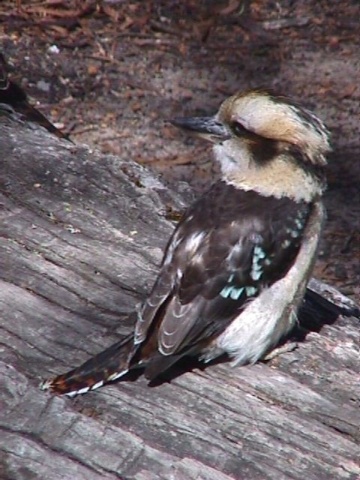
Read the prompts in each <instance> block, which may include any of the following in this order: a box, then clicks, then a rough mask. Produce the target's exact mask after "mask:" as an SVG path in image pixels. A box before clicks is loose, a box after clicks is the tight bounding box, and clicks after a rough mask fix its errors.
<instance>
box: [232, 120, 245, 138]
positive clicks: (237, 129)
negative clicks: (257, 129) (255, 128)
mask: <svg viewBox="0 0 360 480" xmlns="http://www.w3.org/2000/svg"><path fill="white" fill-rule="evenodd" d="M230 126H231V130H232V131H233V132H234V133H235V135H237V136H239V137H241V136H243V135H245V134H246V133H248V131H247V130H246V128H245V127H244V126H243V125H241V123H239V122H232V124H231V125H230Z"/></svg>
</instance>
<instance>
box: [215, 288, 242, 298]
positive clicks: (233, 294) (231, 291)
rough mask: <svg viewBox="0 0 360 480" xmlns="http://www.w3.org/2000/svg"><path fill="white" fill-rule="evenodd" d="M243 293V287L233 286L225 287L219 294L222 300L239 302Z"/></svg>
mask: <svg viewBox="0 0 360 480" xmlns="http://www.w3.org/2000/svg"><path fill="white" fill-rule="evenodd" d="M243 291H244V287H239V288H236V287H234V286H233V285H226V287H224V288H223V289H222V290H221V292H220V295H221V296H222V297H223V298H229V297H230V298H231V299H232V300H239V298H240V296H241V294H242V292H243Z"/></svg>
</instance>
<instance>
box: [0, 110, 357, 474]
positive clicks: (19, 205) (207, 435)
mask: <svg viewBox="0 0 360 480" xmlns="http://www.w3.org/2000/svg"><path fill="white" fill-rule="evenodd" d="M0 152H1V176H0V177H1V179H0V182H1V185H0V189H1V200H0V202H1V207H2V209H1V224H0V233H1V236H0V242H1V256H0V281H1V286H0V305H1V307H0V310H1V312H0V313H1V319H0V321H1V344H2V349H1V364H0V368H1V378H2V388H1V413H0V420H1V435H0V452H1V453H0V458H1V461H0V477H1V478H4V479H12V480H13V479H30V478H31V479H45V478H46V479H52V480H53V479H69V480H70V479H71V480H73V479H77V480H79V479H80V480H82V479H86V480H92V479H94V480H95V479H100V478H101V479H136V480H155V479H160V480H161V479H164V480H165V479H166V480H167V479H175V480H191V479H198V480H199V479H204V480H227V479H237V480H242V479H244V480H245V479H253V480H256V479H276V480H279V479H301V480H302V479H304V478H306V479H308V480H312V479H313V480H321V479H330V478H331V479H349V480H355V479H358V478H359V476H360V461H359V459H360V446H359V443H360V410H359V406H360V381H359V380H360V361H359V358H360V350H359V322H358V320H357V319H355V318H344V317H340V318H339V319H338V320H337V321H336V322H334V323H330V324H327V325H324V326H323V328H321V330H320V332H318V333H315V332H312V333H309V334H308V335H307V336H306V338H305V340H304V341H303V342H301V343H300V345H299V348H298V349H296V350H295V351H293V352H291V353H287V354H285V355H283V356H281V357H278V358H276V359H274V360H272V361H271V362H269V363H266V364H265V363H259V364H257V365H254V366H248V367H242V368H231V367H230V365H229V364H227V363H223V364H218V365H212V366H209V367H207V368H206V369H200V368H198V367H196V368H193V370H192V371H188V372H185V373H183V374H182V375H180V376H178V377H173V378H172V380H171V381H170V382H164V383H162V384H160V385H158V386H156V387H151V388H150V387H149V386H148V385H147V383H146V381H145V380H144V378H143V377H140V378H138V379H137V380H136V381H128V382H115V383H114V384H111V385H108V386H106V387H104V388H102V389H100V390H98V391H96V392H94V393H91V394H88V395H85V396H83V397H77V398H76V399H73V400H71V399H68V398H63V397H55V396H52V395H51V394H49V393H45V392H42V391H41V390H40V389H39V388H38V385H39V383H40V381H41V380H43V379H45V378H48V377H49V376H52V375H54V374H58V373H62V372H64V371H66V370H67V369H69V368H71V367H74V366H76V365H78V364H79V363H80V362H83V361H85V360H86V359H87V358H88V357H90V356H91V355H93V354H95V353H98V352H100V351H101V350H102V349H104V348H105V347H107V346H109V345H110V344H111V343H113V342H115V341H117V340H118V339H120V338H121V337H122V336H123V335H125V334H127V333H129V331H130V330H131V328H132V325H133V318H132V315H131V312H133V310H134V307H135V305H136V303H138V302H139V301H141V300H142V299H143V298H144V296H145V295H146V293H147V292H148V291H149V289H150V287H151V285H152V282H153V281H154V278H155V276H156V274H157V271H158V267H159V262H160V260H161V256H162V250H163V248H164V246H165V244H166V241H167V239H168V237H169V235H170V233H171V231H172V229H173V225H172V224H171V222H169V221H168V220H166V218H165V217H166V215H165V213H166V207H167V206H171V207H172V208H175V209H179V210H181V209H182V208H184V205H185V202H184V200H183V199H184V198H185V197H186V195H185V197H184V195H183V194H181V192H180V191H179V192H174V191H172V190H170V189H168V188H166V187H165V186H164V185H163V184H162V183H161V182H160V181H159V180H158V178H156V176H155V175H153V174H152V173H150V172H149V171H147V170H146V169H144V168H143V167H141V166H139V165H136V164H133V163H132V162H129V161H128V160H127V159H120V158H117V157H114V156H109V155H100V154H99V153H97V152H93V151H91V150H89V149H88V148H86V147H83V146H74V145H71V144H70V143H68V142H66V141H64V140H58V139H57V138H55V137H53V136H51V135H50V134H49V133H48V132H46V131H45V130H43V129H42V128H38V127H34V126H32V125H30V124H26V123H23V122H21V121H20V120H19V119H18V118H17V117H14V116H10V117H9V115H8V114H6V115H2V116H0ZM186 198H187V200H189V194H187V197H186Z"/></svg>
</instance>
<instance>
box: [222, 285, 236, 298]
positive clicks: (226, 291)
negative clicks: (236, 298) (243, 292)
mask: <svg viewBox="0 0 360 480" xmlns="http://www.w3.org/2000/svg"><path fill="white" fill-rule="evenodd" d="M233 288H234V287H233V286H232V285H226V287H224V288H223V289H222V290H221V292H220V295H221V296H222V297H223V298H228V297H229V295H230V293H231V291H232V289H233Z"/></svg>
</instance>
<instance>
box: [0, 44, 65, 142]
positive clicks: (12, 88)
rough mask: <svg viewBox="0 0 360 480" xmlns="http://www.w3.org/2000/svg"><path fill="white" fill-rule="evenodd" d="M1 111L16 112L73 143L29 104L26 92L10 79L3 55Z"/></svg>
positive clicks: (0, 89)
mask: <svg viewBox="0 0 360 480" xmlns="http://www.w3.org/2000/svg"><path fill="white" fill-rule="evenodd" d="M0 110H2V111H5V112H7V113H14V112H16V113H18V114H20V115H21V116H22V117H23V118H24V119H26V120H28V121H30V122H35V123H37V124H39V125H41V126H42V127H44V128H46V130H48V131H49V132H50V133H52V134H54V135H56V136H57V137H58V138H63V139H65V140H68V141H70V142H71V143H73V142H72V141H71V140H70V138H69V135H67V134H65V133H63V132H62V131H61V130H59V129H58V128H56V127H55V125H53V124H52V123H51V122H50V121H49V120H48V119H47V118H46V117H45V116H44V115H43V114H42V113H41V112H39V110H37V109H36V108H35V107H33V106H32V105H31V104H30V103H29V101H28V96H27V94H26V93H25V92H24V90H23V89H22V88H21V87H19V85H18V84H17V83H15V82H14V81H12V80H10V79H9V76H8V66H7V62H6V60H5V57H4V55H3V54H2V53H0Z"/></svg>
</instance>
